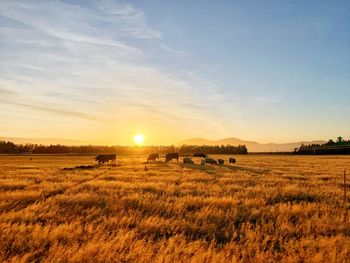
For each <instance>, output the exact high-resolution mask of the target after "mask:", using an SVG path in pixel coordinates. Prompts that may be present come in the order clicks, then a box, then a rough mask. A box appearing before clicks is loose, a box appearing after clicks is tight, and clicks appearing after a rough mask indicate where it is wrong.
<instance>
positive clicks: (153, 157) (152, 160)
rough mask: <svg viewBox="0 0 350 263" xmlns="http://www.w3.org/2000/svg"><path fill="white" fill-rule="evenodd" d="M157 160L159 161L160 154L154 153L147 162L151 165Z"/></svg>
mask: <svg viewBox="0 0 350 263" xmlns="http://www.w3.org/2000/svg"><path fill="white" fill-rule="evenodd" d="M156 159H158V160H159V154H158V153H152V154H150V155H149V156H148V159H147V162H148V163H150V162H155V161H156Z"/></svg>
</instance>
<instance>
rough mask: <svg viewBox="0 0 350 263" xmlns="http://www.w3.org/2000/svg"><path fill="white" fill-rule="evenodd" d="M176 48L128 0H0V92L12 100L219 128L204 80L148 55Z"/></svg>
mask: <svg viewBox="0 0 350 263" xmlns="http://www.w3.org/2000/svg"><path fill="white" fill-rule="evenodd" d="M183 54H184V53H183V52H182V51H178V50H176V49H174V48H171V47H169V46H168V45H167V44H166V43H165V41H164V39H163V37H162V34H161V33H160V32H158V31H157V30H154V29H153V28H151V27H150V26H149V25H148V24H147V20H146V16H145V14H144V13H143V11H142V10H140V9H137V8H136V7H135V6H133V5H130V4H125V3H119V2H115V1H99V2H97V3H95V2H93V3H92V4H90V5H87V6H84V7H83V6H79V5H73V4H68V3H65V2H61V1H1V2H0V56H1V61H0V72H1V73H0V84H1V83H2V84H3V85H2V86H3V87H0V93H5V92H6V91H11V90H13V92H16V101H13V100H11V104H12V106H18V107H19V108H28V109H29V108H30V109H32V110H37V111H39V112H46V113H49V114H56V115H61V116H72V117H75V118H81V119H82V120H93V121H100V120H106V121H109V122H111V123H118V125H119V126H123V125H126V124H128V125H129V126H130V122H133V123H135V127H136V126H137V125H138V124H137V123H139V122H146V121H145V120H148V121H153V122H156V123H157V125H163V126H166V127H167V129H168V130H169V132H172V131H173V130H174V127H183V128H186V130H187V131H188V133H191V131H193V130H195V129H199V130H201V131H208V132H209V131H210V132H213V129H216V130H217V131H219V132H220V131H222V130H224V129H225V128H224V125H223V123H222V121H220V106H222V98H221V97H220V95H218V94H217V92H216V86H215V85H213V83H211V81H208V80H206V79H205V78H202V77H201V76H199V75H197V74H194V73H193V72H189V71H186V70H185V71H183V70H182V69H181V68H180V69H172V70H169V69H165V68H163V67H162V66H161V65H158V64H157V63H156V62H154V61H156V60H157V59H158V58H160V57H175V58H178V57H181V56H183ZM169 62H171V61H169ZM7 103H9V102H7ZM43 105H45V106H43ZM46 105H54V106H46ZM227 107H230V106H229V105H227ZM77 109H78V110H77ZM1 114H2V116H3V117H4V118H5V117H7V119H12V120H13V118H12V116H11V113H10V112H2V113H1ZM35 118H36V119H37V121H38V122H40V115H39V114H38V115H37V116H35ZM13 121H14V120H13ZM33 125H35V124H33ZM79 125H81V124H79V123H77V128H78V126H79ZM144 125H145V124H144ZM116 129H117V128H116ZM154 130H157V127H154ZM67 132H68V131H67ZM185 132H186V131H185ZM48 136H49V135H48ZM50 136H51V135H50ZM52 136H54V135H52ZM67 137H71V136H67Z"/></svg>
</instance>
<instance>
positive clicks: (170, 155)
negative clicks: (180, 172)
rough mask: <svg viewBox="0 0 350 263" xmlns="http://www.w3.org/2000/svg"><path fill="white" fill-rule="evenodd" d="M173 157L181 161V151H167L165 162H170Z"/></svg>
mask: <svg viewBox="0 0 350 263" xmlns="http://www.w3.org/2000/svg"><path fill="white" fill-rule="evenodd" d="M172 159H176V160H177V161H179V153H167V154H166V155H165V162H166V163H167V162H169V161H171V160H172Z"/></svg>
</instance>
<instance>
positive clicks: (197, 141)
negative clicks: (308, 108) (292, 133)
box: [178, 137, 326, 152]
mask: <svg viewBox="0 0 350 263" xmlns="http://www.w3.org/2000/svg"><path fill="white" fill-rule="evenodd" d="M323 143H326V141H321V140H319V141H300V142H291V143H258V142H255V141H246V140H241V139H238V138H234V137H230V138H225V139H221V140H207V139H203V138H192V139H188V140H184V141H181V142H179V143H178V145H184V144H186V145H210V146H213V145H240V144H241V145H243V144H244V145H245V146H246V147H247V148H248V152H290V151H293V150H294V149H295V148H297V147H300V146H301V145H302V144H305V145H307V144H323Z"/></svg>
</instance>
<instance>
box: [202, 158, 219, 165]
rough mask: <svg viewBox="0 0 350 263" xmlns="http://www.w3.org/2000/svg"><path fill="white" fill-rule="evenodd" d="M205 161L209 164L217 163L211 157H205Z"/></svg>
mask: <svg viewBox="0 0 350 263" xmlns="http://www.w3.org/2000/svg"><path fill="white" fill-rule="evenodd" d="M205 163H209V164H216V165H217V164H218V162H217V161H216V160H214V159H212V158H205Z"/></svg>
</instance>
